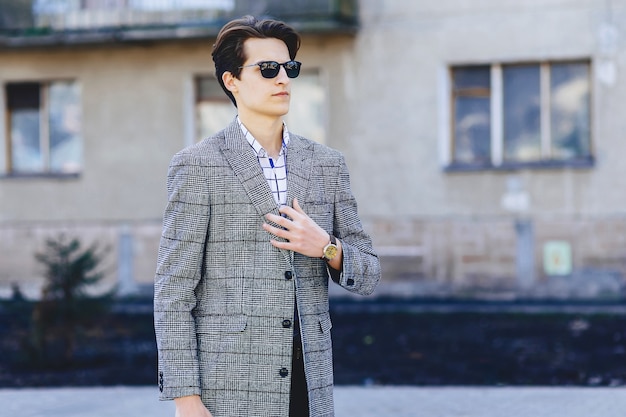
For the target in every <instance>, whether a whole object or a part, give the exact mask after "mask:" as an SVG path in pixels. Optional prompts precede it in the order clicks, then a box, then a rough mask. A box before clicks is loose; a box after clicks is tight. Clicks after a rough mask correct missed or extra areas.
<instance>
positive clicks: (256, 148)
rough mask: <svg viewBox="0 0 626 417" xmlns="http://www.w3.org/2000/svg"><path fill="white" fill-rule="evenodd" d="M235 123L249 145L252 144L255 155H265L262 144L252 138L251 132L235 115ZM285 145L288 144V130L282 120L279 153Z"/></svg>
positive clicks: (281, 152) (285, 147)
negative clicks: (281, 140) (281, 138)
mask: <svg viewBox="0 0 626 417" xmlns="http://www.w3.org/2000/svg"><path fill="white" fill-rule="evenodd" d="M237 123H239V127H240V128H241V132H242V133H243V135H244V136H245V137H246V140H247V141H248V143H249V144H250V146H252V149H254V151H255V152H256V154H257V156H259V157H267V156H268V155H267V152H266V151H265V149H263V146H261V144H260V143H259V142H258V141H257V140H256V139H255V138H254V136H252V133H250V132H249V131H248V129H246V127H245V126H244V125H243V123H242V122H241V119H239V116H237ZM287 146H289V131H288V130H287V125H286V124H285V122H283V144H282V146H281V148H280V154H279V155H282V154H284V153H285V152H286V151H287Z"/></svg>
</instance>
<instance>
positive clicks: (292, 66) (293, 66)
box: [283, 61, 300, 78]
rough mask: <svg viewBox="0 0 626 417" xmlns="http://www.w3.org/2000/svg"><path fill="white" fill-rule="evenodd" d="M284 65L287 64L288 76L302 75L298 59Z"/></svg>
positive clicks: (285, 64)
mask: <svg viewBox="0 0 626 417" xmlns="http://www.w3.org/2000/svg"><path fill="white" fill-rule="evenodd" d="M283 65H284V66H285V72H286V73H287V77H289V78H296V77H297V76H298V75H300V63H299V62H298V61H289V62H285V63H284V64H283Z"/></svg>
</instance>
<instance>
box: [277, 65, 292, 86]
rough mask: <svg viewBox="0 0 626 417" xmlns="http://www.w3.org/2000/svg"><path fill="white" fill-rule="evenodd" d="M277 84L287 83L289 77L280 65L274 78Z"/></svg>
mask: <svg viewBox="0 0 626 417" xmlns="http://www.w3.org/2000/svg"><path fill="white" fill-rule="evenodd" d="M275 80H276V83H277V84H289V83H290V82H291V81H290V80H291V78H289V77H288V76H287V70H286V69H285V67H283V66H282V65H281V66H280V70H279V71H278V75H277V76H276V78H275Z"/></svg>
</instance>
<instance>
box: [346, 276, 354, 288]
mask: <svg viewBox="0 0 626 417" xmlns="http://www.w3.org/2000/svg"><path fill="white" fill-rule="evenodd" d="M346 284H348V287H352V286H353V285H354V280H353V279H352V278H348V280H347V281H346Z"/></svg>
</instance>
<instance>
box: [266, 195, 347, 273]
mask: <svg viewBox="0 0 626 417" xmlns="http://www.w3.org/2000/svg"><path fill="white" fill-rule="evenodd" d="M279 211H280V213H281V214H283V215H285V216H287V218H285V217H282V216H277V215H275V214H272V213H269V214H267V215H266V216H265V218H266V219H267V220H268V221H270V222H272V223H275V224H278V225H279V226H281V227H282V228H280V227H275V226H271V225H270V224H268V223H264V224H263V229H264V230H266V231H268V232H269V233H271V234H273V235H274V236H278V237H282V238H284V239H286V240H287V242H279V241H277V240H273V239H272V240H271V243H272V245H274V246H275V247H277V248H280V249H286V250H291V251H294V252H297V253H300V254H302V255H305V256H310V257H312V258H321V257H322V255H323V254H324V253H323V250H324V246H326V245H327V244H328V242H330V236H329V235H328V233H327V232H326V231H325V230H324V229H322V228H321V227H320V226H318V224H317V223H315V222H314V221H313V219H311V218H310V217H309V216H308V215H307V214H306V213H305V212H304V210H302V207H300V204H299V203H298V199H296V198H294V199H293V208H292V207H289V206H282V207H281V208H280V209H279ZM337 246H338V248H339V252H338V253H337V256H336V257H335V258H334V259H333V261H332V262H330V266H332V267H333V268H335V269H337V270H341V258H342V251H341V242H339V241H337Z"/></svg>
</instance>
